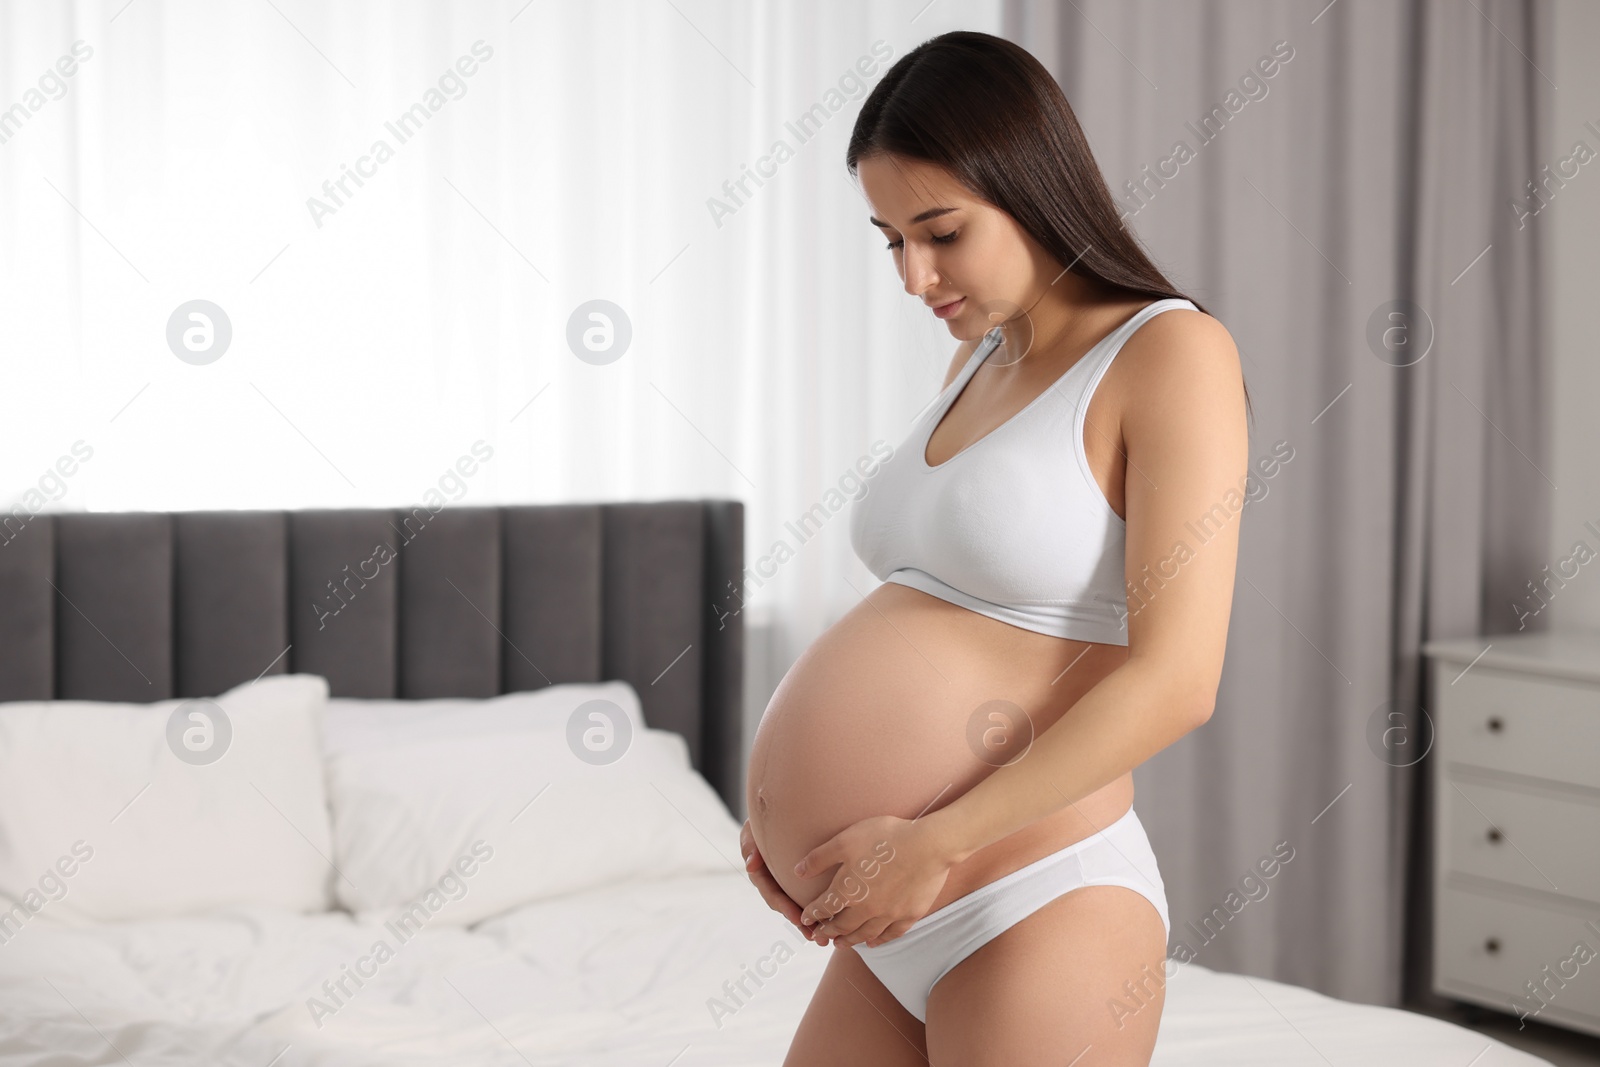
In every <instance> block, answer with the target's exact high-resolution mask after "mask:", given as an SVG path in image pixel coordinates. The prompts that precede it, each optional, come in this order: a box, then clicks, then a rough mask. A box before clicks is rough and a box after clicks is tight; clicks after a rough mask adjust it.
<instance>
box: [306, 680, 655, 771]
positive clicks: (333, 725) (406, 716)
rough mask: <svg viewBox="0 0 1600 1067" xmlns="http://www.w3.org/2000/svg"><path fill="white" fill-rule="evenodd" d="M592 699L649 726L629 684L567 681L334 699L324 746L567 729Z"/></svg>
mask: <svg viewBox="0 0 1600 1067" xmlns="http://www.w3.org/2000/svg"><path fill="white" fill-rule="evenodd" d="M591 700H603V701H606V702H608V703H610V704H613V705H615V706H616V709H620V710H621V712H622V714H624V715H626V717H627V719H628V725H629V727H631V729H632V731H633V732H635V733H637V732H638V731H640V730H643V729H645V721H644V710H643V708H641V707H640V704H639V694H638V693H636V692H635V691H634V688H633V686H632V685H630V684H628V683H627V682H624V681H620V680H618V681H610V682H566V683H562V684H560V685H552V686H546V687H545V688H543V689H534V690H529V691H527V692H521V693H506V694H505V695H504V696H497V697H489V698H487V699H482V700H469V699H454V698H450V699H441V700H361V699H357V698H354V697H333V698H332V699H330V700H329V701H328V710H327V712H326V713H325V715H324V717H323V735H322V736H323V749H324V751H325V752H326V753H327V755H328V756H330V757H332V756H335V755H338V754H341V753H345V752H355V751H360V750H365V749H371V748H393V747H395V746H398V745H406V744H415V743H416V742H419V741H429V740H444V739H446V738H452V737H466V736H468V735H470V734H482V733H497V732H502V731H507V730H510V731H516V730H563V729H565V728H566V726H567V722H568V720H569V719H571V718H572V716H573V713H574V712H575V711H576V710H577V708H578V706H579V705H580V704H585V703H588V702H589V701H591ZM610 714H611V715H612V716H615V715H616V714H617V711H616V710H610ZM619 728H620V725H619Z"/></svg>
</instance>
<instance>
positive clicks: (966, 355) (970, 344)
mask: <svg viewBox="0 0 1600 1067" xmlns="http://www.w3.org/2000/svg"><path fill="white" fill-rule="evenodd" d="M982 340H983V338H982V337H974V338H972V339H970V340H967V341H962V342H961V343H960V344H959V345H957V346H956V354H955V355H954V356H952V357H950V366H949V367H947V368H946V369H945V372H944V384H943V385H941V386H940V387H939V391H940V392H941V393H942V392H944V391H945V390H946V389H948V388H950V385H951V383H952V382H954V381H955V380H956V375H958V374H960V373H961V368H962V367H965V366H966V365H967V360H969V359H971V358H972V353H974V352H976V351H977V350H978V343H979V342H980V341H982Z"/></svg>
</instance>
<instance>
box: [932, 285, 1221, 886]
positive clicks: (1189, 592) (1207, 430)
mask: <svg viewBox="0 0 1600 1067" xmlns="http://www.w3.org/2000/svg"><path fill="white" fill-rule="evenodd" d="M1117 358H1118V360H1119V361H1126V363H1125V366H1124V367H1123V369H1124V372H1125V374H1124V376H1125V378H1126V379H1127V382H1128V385H1127V388H1126V395H1127V396H1128V397H1130V400H1129V402H1128V403H1127V404H1126V405H1124V407H1125V409H1126V412H1125V414H1124V415H1123V417H1122V437H1123V441H1124V442H1125V449H1126V456H1127V475H1126V479H1125V485H1126V489H1125V493H1124V496H1125V512H1126V516H1127V521H1126V531H1127V536H1126V564H1125V576H1126V580H1127V596H1128V618H1127V625H1128V659H1127V662H1125V663H1124V664H1123V665H1122V666H1120V667H1118V668H1116V669H1115V670H1113V671H1112V672H1111V673H1110V674H1108V675H1107V676H1106V677H1105V678H1103V679H1102V680H1101V681H1100V682H1099V683H1098V684H1096V685H1095V686H1094V687H1093V688H1092V689H1090V690H1089V691H1088V692H1087V693H1085V694H1084V695H1083V696H1082V697H1081V698H1079V699H1078V700H1077V702H1076V703H1074V704H1073V705H1072V707H1071V709H1070V710H1069V711H1068V712H1067V713H1066V714H1064V715H1063V716H1061V718H1060V719H1059V720H1057V721H1056V722H1055V723H1054V724H1053V725H1051V726H1050V728H1049V729H1047V730H1045V731H1043V732H1042V733H1040V734H1039V735H1038V736H1037V737H1035V738H1034V741H1033V745H1032V747H1030V748H1029V749H1028V751H1027V752H1026V754H1025V755H1024V756H1023V757H1022V758H1021V759H1018V760H1017V761H1016V762H1014V763H1010V764H1007V765H1005V766H1003V767H1000V768H999V769H997V770H996V771H994V772H993V773H992V774H990V775H989V776H988V777H987V778H985V779H984V780H983V781H981V782H979V783H978V784H977V785H976V786H974V787H973V788H971V789H970V790H968V791H967V792H966V793H964V794H963V795H961V796H960V797H958V798H957V799H956V800H954V801H952V802H951V803H950V804H948V805H946V806H945V807H943V808H939V809H938V810H936V811H933V812H930V813H929V814H927V815H924V816H922V817H921V822H923V823H925V824H927V825H926V826H925V827H924V830H925V831H926V832H929V833H931V834H933V835H934V836H935V839H936V840H937V841H938V842H939V843H940V847H941V849H942V850H943V851H945V852H946V854H947V855H948V856H950V857H951V859H952V860H953V861H954V862H959V861H961V860H964V859H966V858H967V857H969V856H971V855H972V854H973V853H974V852H976V851H977V850H978V849H980V848H983V847H984V846H986V845H989V844H993V843H994V842H996V841H999V840H1001V839H1002V838H1005V837H1007V836H1009V835H1011V834H1012V833H1015V832H1016V831H1018V830H1021V829H1023V828H1024V827H1026V826H1028V825H1030V824H1031V823H1034V822H1036V821H1037V820H1039V819H1041V818H1044V817H1045V816H1047V815H1051V814H1054V813H1055V812H1057V811H1059V810H1061V809H1062V808H1065V807H1066V806H1068V805H1069V804H1075V803H1076V802H1077V801H1079V800H1081V799H1083V798H1084V797H1086V796H1088V795H1089V794H1091V793H1093V792H1095V791H1096V790H1098V789H1100V788H1102V787H1104V786H1105V785H1107V784H1109V783H1111V782H1113V781H1115V780H1117V779H1118V778H1120V777H1122V776H1123V775H1124V774H1126V773H1128V772H1129V771H1131V770H1132V769H1133V768H1135V767H1137V766H1139V765H1140V764H1141V763H1143V762H1144V761H1145V760H1147V759H1149V758H1150V757H1151V756H1153V755H1155V754H1156V753H1157V752H1160V751H1161V750H1162V749H1164V748H1166V747H1167V746H1168V745H1170V744H1172V743H1173V742H1174V741H1176V740H1178V739H1179V738H1181V737H1183V736H1184V735H1185V734H1187V733H1188V732H1189V731H1190V730H1193V729H1194V728H1195V727H1196V726H1199V725H1200V724H1202V723H1204V722H1205V721H1206V720H1207V719H1208V718H1209V717H1210V715H1211V711H1212V708H1213V705H1214V704H1215V701H1216V694H1217V686H1218V684H1219V682H1220V681H1221V676H1222V657H1223V651H1224V648H1225V646H1226V643H1227V633H1228V618H1229V615H1230V613H1231V611H1232V606H1233V585H1234V571H1235V564H1236V562H1237V555H1238V546H1239V513H1240V511H1241V510H1242V508H1243V506H1244V503H1245V501H1246V499H1247V496H1246V484H1245V478H1246V474H1247V472H1248V467H1249V456H1248V449H1249V436H1248V428H1247V426H1246V423H1245V404H1244V389H1243V385H1242V377H1241V373H1240V366H1239V356H1238V352H1237V350H1236V349H1235V347H1234V344H1233V340H1232V338H1231V337H1229V335H1228V332H1227V330H1226V329H1224V328H1223V327H1222V324H1221V323H1219V322H1217V321H1216V320H1215V319H1213V318H1211V317H1210V316H1209V315H1205V314H1202V313H1201V312H1198V311H1187V310H1174V311H1168V312H1164V313H1163V314H1160V315H1157V316H1155V317H1154V318H1152V319H1151V320H1150V321H1149V322H1147V323H1145V324H1144V325H1143V326H1142V327H1141V328H1140V329H1138V330H1136V331H1135V332H1134V334H1133V336H1132V337H1130V338H1129V339H1128V341H1127V343H1126V344H1125V345H1124V346H1123V350H1122V351H1121V352H1120V353H1119V354H1118V357H1117ZM1088 432H1089V433H1090V434H1093V433H1095V432H1096V431H1095V429H1094V428H1093V427H1091V428H1090V429H1089V430H1088Z"/></svg>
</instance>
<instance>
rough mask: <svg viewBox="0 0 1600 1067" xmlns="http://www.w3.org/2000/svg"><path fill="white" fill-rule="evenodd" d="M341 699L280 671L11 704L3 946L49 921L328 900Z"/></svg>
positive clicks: (3, 804) (0, 809)
mask: <svg viewBox="0 0 1600 1067" xmlns="http://www.w3.org/2000/svg"><path fill="white" fill-rule="evenodd" d="M327 698H328V683H327V682H326V681H324V680H323V679H321V678H318V677H315V676H312V675H276V676H273V677H270V678H263V679H261V680H259V681H257V682H250V683H246V684H244V685H241V686H238V687H237V688H234V689H230V690H229V691H228V692H226V693H224V694H222V695H221V696H219V697H216V698H215V699H214V700H163V701H159V702H157V703H154V704H114V703H102V702H93V701H76V700H72V701H27V702H16V703H0V908H3V909H5V910H4V911H3V912H0V942H3V941H4V940H5V939H9V937H11V936H15V935H16V934H17V933H18V932H19V931H20V929H21V927H23V926H25V925H27V924H28V923H30V922H32V921H33V920H34V919H35V917H39V918H40V919H41V920H42V921H47V920H54V921H59V922H63V923H69V924H82V923H88V922H108V921H120V920H126V919H143V918H151V917H156V916H165V915H182V914H190V913H198V912H205V911H209V910H212V909H218V908H224V907H228V906H232V905H261V906H267V907H277V908H282V909H286V910H289V911H299V912H308V911H326V910H327V909H328V908H329V907H330V903H331V894H330V883H331V879H332V870H331V868H330V867H329V860H330V859H331V857H332V855H333V851H332V847H331V830H330V826H329V822H328V812H327V799H326V792H325V790H324V787H323V773H322V771H323V766H322V751H321V714H322V709H323V706H324V705H325V704H326V702H327ZM219 708H220V709H221V710H220V714H219V712H218V709H219Z"/></svg>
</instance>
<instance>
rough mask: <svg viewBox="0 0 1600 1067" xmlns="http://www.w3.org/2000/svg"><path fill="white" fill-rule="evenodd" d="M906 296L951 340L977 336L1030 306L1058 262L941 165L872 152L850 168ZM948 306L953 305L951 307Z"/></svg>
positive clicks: (1057, 271) (1053, 275)
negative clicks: (945, 327)
mask: <svg viewBox="0 0 1600 1067" xmlns="http://www.w3.org/2000/svg"><path fill="white" fill-rule="evenodd" d="M856 176H857V178H859V179H860V182H861V187H862V190H863V191H864V193H865V194H866V198H867V203H868V205H869V206H870V207H871V209H872V214H871V218H870V220H869V221H871V223H872V224H873V225H874V226H877V227H878V228H879V229H880V230H881V231H882V232H883V236H884V240H885V241H886V242H888V246H889V252H890V254H891V255H892V256H893V257H894V265H895V269H896V270H897V271H899V272H900V277H901V279H902V280H903V281H904V282H905V288H906V292H908V293H910V294H911V295H912V296H915V297H917V298H918V299H920V300H921V301H922V302H923V303H924V304H926V305H928V308H929V314H933V313H934V311H933V309H934V308H935V307H937V306H939V305H944V306H943V307H942V308H940V314H939V316H938V317H940V318H942V319H944V321H945V323H946V324H947V325H948V326H949V328H950V333H951V335H952V336H954V337H956V338H959V339H961V340H969V339H971V338H974V337H982V336H983V335H984V333H986V332H987V331H988V330H990V329H991V328H992V327H994V326H997V325H999V324H1000V323H1001V322H1004V321H1007V320H1010V319H1013V318H1015V317H1016V316H1017V315H1019V314H1020V313H1021V309H1023V308H1027V307H1031V306H1032V305H1033V303H1034V301H1035V300H1037V299H1038V297H1039V296H1040V294H1041V293H1043V292H1044V291H1045V290H1046V289H1047V288H1048V287H1049V286H1050V283H1051V281H1052V280H1053V279H1054V278H1056V277H1058V276H1059V275H1060V272H1061V265H1060V264H1058V263H1056V262H1055V261H1054V258H1053V257H1052V256H1051V255H1050V254H1049V253H1048V252H1046V251H1045V249H1044V248H1043V246H1041V245H1040V244H1039V243H1038V242H1037V241H1035V240H1034V239H1033V238H1032V237H1031V236H1029V235H1028V234H1027V233H1026V232H1025V231H1024V230H1023V229H1022V227H1021V226H1019V225H1018V224H1017V221H1016V220H1015V219H1013V218H1012V217H1011V216H1010V215H1008V214H1006V213H1005V212H1004V211H1002V210H1000V209H999V208H997V207H995V206H994V205H993V204H991V203H988V202H987V201H984V200H981V199H979V198H978V197H977V196H975V195H974V194H973V193H972V191H971V190H970V189H968V188H967V187H966V186H965V185H963V184H961V182H960V181H958V180H957V179H956V178H955V176H954V175H952V174H951V173H950V172H949V171H947V170H945V169H944V168H943V167H941V166H938V165H937V164H934V163H928V162H925V161H923V160H916V159H904V158H901V157H898V156H889V155H873V156H868V157H866V158H864V159H862V160H861V161H860V162H859V163H858V164H857V166H856ZM951 305H954V306H953V307H952V306H951Z"/></svg>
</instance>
